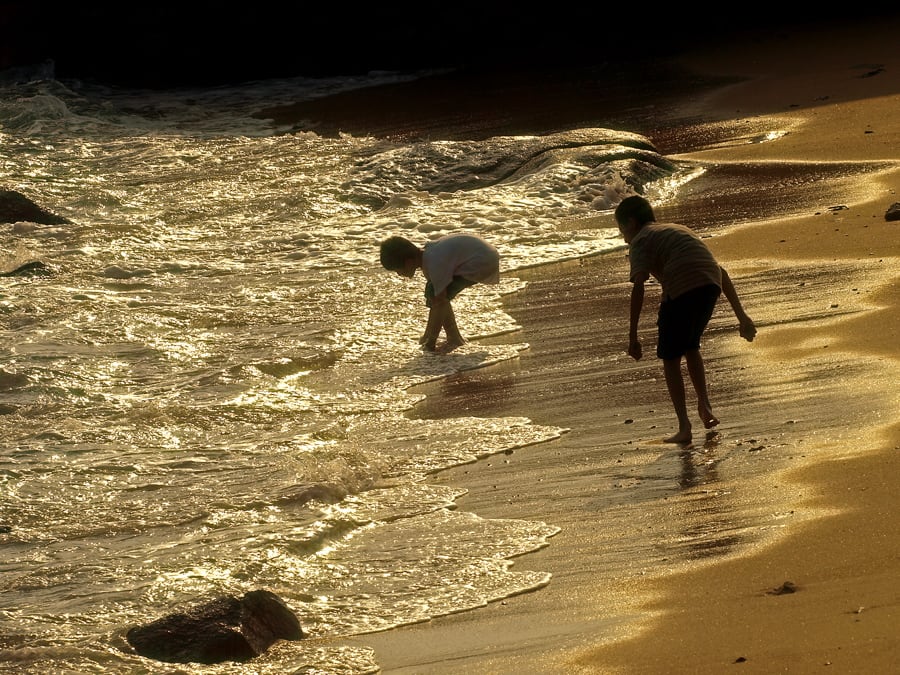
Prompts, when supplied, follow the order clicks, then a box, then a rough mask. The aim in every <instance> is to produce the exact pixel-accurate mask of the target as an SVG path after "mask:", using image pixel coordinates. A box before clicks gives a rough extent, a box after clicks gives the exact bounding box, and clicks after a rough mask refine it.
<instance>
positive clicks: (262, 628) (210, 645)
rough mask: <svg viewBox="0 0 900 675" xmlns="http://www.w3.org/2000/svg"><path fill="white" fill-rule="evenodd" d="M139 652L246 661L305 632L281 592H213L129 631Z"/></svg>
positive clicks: (173, 659)
mask: <svg viewBox="0 0 900 675" xmlns="http://www.w3.org/2000/svg"><path fill="white" fill-rule="evenodd" d="M125 637H126V638H127V640H128V643H129V644H130V645H131V646H132V647H133V648H134V650H135V651H136V652H137V653H138V654H140V655H141V656H145V657H147V658H151V659H156V660H157V661H166V662H169V663H207V664H209V663H222V662H224V661H247V660H248V659H252V658H254V657H256V656H259V655H260V654H262V653H263V652H264V651H266V650H267V649H268V648H269V647H271V646H272V644H274V643H275V641H276V640H282V639H283V640H299V639H301V638H303V637H304V635H303V630H302V628H301V627H300V621H299V620H298V619H297V617H296V615H294V613H293V612H292V611H291V610H290V609H289V608H288V606H287V605H286V604H285V603H284V601H283V600H281V598H279V597H278V596H277V595H275V594H274V593H271V592H270V591H265V590H256V591H250V592H249V593H246V594H245V595H244V597H243V598H241V599H238V598H235V597H233V596H224V597H220V598H215V599H213V600H210V601H208V602H205V603H202V604H200V605H197V606H195V607H192V608H190V609H189V610H187V611H186V612H179V613H175V614H169V615H168V616H164V617H163V618H161V619H157V620H156V621H153V622H152V623H149V624H147V625H145V626H136V627H134V628H131V629H130V630H129V631H128V633H127V634H126V636H125Z"/></svg>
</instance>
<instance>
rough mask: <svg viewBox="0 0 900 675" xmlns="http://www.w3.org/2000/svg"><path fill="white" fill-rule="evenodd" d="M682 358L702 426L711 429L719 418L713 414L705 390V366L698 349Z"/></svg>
mask: <svg viewBox="0 0 900 675" xmlns="http://www.w3.org/2000/svg"><path fill="white" fill-rule="evenodd" d="M684 360H685V362H686V363H687V368H688V374H689V375H690V377H691V383H692V384H693V385H694V391H695V392H697V413H698V414H699V415H700V419H701V420H702V421H703V426H704V427H706V428H707V429H712V428H713V427H714V426H716V425H717V424H718V423H719V420H718V418H717V417H716V416H715V415H714V414H713V411H712V405H711V404H710V402H709V394H708V393H707V391H706V366H705V365H704V364H703V357H702V356H701V355H700V350H699V349H692V350H690V351H689V352H687V353H685V355H684Z"/></svg>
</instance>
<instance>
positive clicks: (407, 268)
mask: <svg viewBox="0 0 900 675" xmlns="http://www.w3.org/2000/svg"><path fill="white" fill-rule="evenodd" d="M381 265H382V266H383V267H384V268H385V269H387V270H390V271H392V272H396V273H397V274H399V275H400V276H402V277H407V278H409V279H412V278H413V276H415V273H416V270H417V269H421V270H422V274H423V275H424V276H425V305H426V306H427V307H428V322H427V323H426V325H425V332H424V333H423V334H422V337H421V338H420V339H419V344H421V345H422V348H423V349H425V350H427V351H435V349H436V344H437V339H438V335H440V332H441V329H443V330H444V334H445V337H446V342H445V343H444V344H443V345H442V346H441V351H451V350H453V349H456V348H457V347H459V346H460V345H463V344H465V340H464V339H463V337H462V335H461V334H460V332H459V328H458V327H457V325H456V316H455V315H454V313H453V305H452V304H451V301H452V300H453V298H455V297H456V296H457V295H458V294H459V292H460V291H462V290H463V289H464V288H468V287H469V286H472V285H474V284H497V283H499V282H500V254H499V253H498V252H497V249H496V248H494V247H493V246H492V245H491V244H489V243H487V242H486V241H485V240H484V239H482V238H481V237H479V236H478V235H475V234H466V233H462V232H457V233H453V234H448V235H445V236H443V237H440V238H438V239H435V240H433V241H429V242H427V243H426V244H425V245H424V247H422V248H420V247H418V246H416V245H415V244H414V243H413V242H411V241H410V240H409V239H406V238H405V237H400V236H394V237H389V238H388V239H385V240H384V241H383V242H381Z"/></svg>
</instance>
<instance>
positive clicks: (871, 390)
mask: <svg viewBox="0 0 900 675" xmlns="http://www.w3.org/2000/svg"><path fill="white" fill-rule="evenodd" d="M898 35H900V22H898V21H893V22H888V21H880V22H878V23H877V24H869V25H865V24H862V25H859V26H849V25H848V26H844V27H841V28H840V29H835V30H834V31H830V30H826V29H823V28H817V29H816V30H814V31H811V32H803V31H796V30H795V31H793V32H791V33H790V34H787V35H781V34H778V35H772V36H762V37H760V36H747V38H746V39H744V40H741V41H736V42H735V41H733V42H731V43H730V44H727V45H721V46H718V45H712V44H710V45H707V46H705V47H704V48H703V50H702V51H701V50H698V51H696V52H694V53H691V54H688V55H686V56H685V57H684V58H683V60H682V62H681V63H682V65H684V66H687V67H688V68H689V69H690V72H693V73H696V74H698V75H703V76H719V75H721V76H737V77H743V78H750V79H748V80H745V81H741V82H735V83H733V84H728V85H727V86H719V87H715V88H703V89H702V90H701V89H698V91H697V92H696V94H695V95H691V96H690V97H688V98H683V99H681V100H680V101H679V102H677V104H676V105H674V106H660V107H658V108H651V110H650V111H649V112H647V111H645V113H646V116H645V117H644V120H645V124H646V125H647V126H646V128H641V129H631V130H636V131H641V132H642V133H647V134H648V136H649V137H650V138H651V140H653V141H654V142H655V143H657V144H658V147H660V149H661V150H662V151H664V152H665V153H666V154H668V153H669V152H670V151H671V150H672V149H674V150H677V151H678V152H680V154H677V155H676V156H677V157H678V158H682V159H686V160H688V159H689V160H691V161H694V162H701V163H703V164H705V165H706V166H708V168H709V171H708V175H706V176H704V177H702V178H700V179H698V180H697V181H695V182H694V183H693V184H691V185H690V186H689V189H688V191H687V192H686V193H685V194H684V195H683V196H680V197H679V199H678V203H677V204H676V205H674V206H672V207H671V208H669V209H665V210H664V211H663V212H662V213H659V212H658V216H661V217H660V218H659V219H660V220H677V221H679V222H686V223H687V224H691V225H696V226H697V227H698V229H703V226H704V224H705V225H712V224H713V223H715V224H716V225H717V226H721V224H722V223H726V224H730V225H732V227H730V228H729V229H728V231H726V232H725V233H720V230H715V232H714V234H715V236H712V237H711V238H710V239H709V243H710V246H711V248H712V249H713V250H714V252H715V253H716V254H717V256H718V257H719V258H720V261H721V262H722V263H723V264H724V265H725V266H726V267H727V268H728V269H729V271H730V272H731V274H732V277H734V278H735V283H736V285H737V287H738V291H739V292H740V293H741V295H742V297H743V299H744V304H745V307H746V308H747V310H748V311H749V313H750V314H751V315H752V316H753V317H754V318H755V319H756V321H757V324H758V325H759V327H760V334H759V337H758V338H757V340H756V341H755V342H754V343H753V344H752V345H747V343H744V342H743V341H740V340H739V339H738V338H737V336H736V328H735V322H734V320H733V317H730V316H729V315H728V314H727V311H724V310H723V311H720V310H717V316H716V317H714V320H713V322H712V323H711V327H710V334H709V335H708V336H707V340H706V341H705V342H704V354H705V356H706V359H707V365H708V369H709V373H710V381H711V382H710V388H711V394H712V397H713V401H714V405H715V408H716V412H717V414H718V416H719V417H720V418H721V419H722V425H721V431H720V433H719V434H717V435H715V436H711V437H709V438H706V439H705V440H704V439H703V438H702V437H695V443H694V446H693V447H691V448H687V449H679V448H677V447H676V446H668V447H667V446H665V444H659V443H658V441H655V440H654V439H655V438H657V437H658V438H662V437H663V436H664V435H667V434H668V433H670V432H671V431H672V430H673V425H674V419H673V415H672V413H671V409H670V404H669V403H668V399H667V398H666V395H665V392H664V385H663V382H662V378H661V373H660V366H659V364H658V363H657V362H654V361H655V360H653V359H645V360H644V361H641V362H638V363H635V362H632V361H630V360H629V359H627V357H625V356H624V347H625V337H626V332H627V309H626V307H627V293H628V285H627V284H625V283H622V282H624V276H625V273H626V264H625V262H624V260H623V259H622V257H621V256H617V255H608V256H600V257H597V258H592V259H588V260H584V261H580V262H578V263H571V264H563V265H557V266H551V267H550V268H543V269H538V270H534V271H531V272H529V273H527V274H523V275H522V276H523V278H525V279H526V280H527V281H528V287H527V288H526V289H525V290H524V291H521V292H519V293H517V294H515V295H514V296H512V297H510V298H508V300H507V307H508V311H510V313H511V314H512V315H513V316H514V317H515V318H516V320H517V321H518V322H519V323H520V324H521V326H522V332H521V334H517V335H516V339H517V341H520V340H521V341H526V342H528V343H529V344H530V345H531V348H530V349H529V350H527V351H526V352H524V353H523V354H522V356H521V358H520V360H519V361H520V362H519V363H517V364H513V365H507V366H503V367H492V368H486V369H484V370H483V371H473V372H471V373H463V374H461V375H460V376H458V377H456V378H452V379H451V380H450V381H447V382H444V383H441V384H436V385H433V386H429V387H426V388H424V391H425V392H426V393H427V394H428V397H427V399H426V402H425V403H424V404H423V405H422V406H421V408H420V409H419V410H418V414H420V415H421V416H423V417H437V416H441V415H451V414H452V415H463V414H470V415H477V416H488V415H490V416H500V415H522V416H526V417H529V418H531V419H532V420H533V421H535V422H536V423H540V424H551V425H557V426H563V427H567V428H569V429H571V431H570V432H569V433H568V434H565V435H564V436H563V437H562V438H561V439H559V440H558V441H554V442H551V443H549V444H541V445H539V446H534V447H531V448H522V449H519V450H517V451H516V452H515V453H514V454H512V455H510V456H503V457H499V458H492V459H490V460H485V461H482V462H478V463H476V464H474V465H470V466H467V467H459V468H456V469H453V470H450V471H447V472H442V473H441V474H439V475H437V476H434V477H432V480H434V481H435V482H438V483H449V484H453V485H462V486H463V487H466V488H467V489H468V490H469V492H468V494H467V495H466V496H465V497H463V498H462V499H461V500H460V501H459V508H461V509H466V510H470V511H472V512H474V513H477V514H479V515H481V516H483V517H497V518H526V519H536V520H544V521H545V522H549V523H553V524H557V525H559V526H560V527H561V528H562V530H561V532H560V534H558V535H557V536H555V537H554V538H552V539H551V540H550V545H549V546H548V547H546V548H544V549H542V550H541V551H538V552H535V553H532V554H528V555H526V556H523V557H521V558H519V559H518V560H516V561H515V563H514V566H513V568H514V569H515V568H524V569H537V570H544V571H549V572H551V573H552V575H553V577H552V580H551V582H550V584H549V585H548V586H547V587H545V588H543V589H540V590H537V591H535V592H532V593H527V594H524V595H521V596H517V597H514V598H510V599H508V600H506V601H504V602H495V603H491V604H489V605H488V606H486V607H484V608H480V609H476V610H472V611H468V612H464V613H461V614H458V615H454V616H449V617H443V618H440V619H437V620H434V621H430V622H428V623H425V624H419V625H414V626H409V627H404V628H399V629H395V630H392V631H387V632H384V633H378V634H372V635H368V636H360V637H359V638H357V639H356V640H354V642H355V643H357V644H359V645H366V646H370V647H372V648H374V649H375V652H376V658H377V659H378V661H379V663H380V664H381V665H382V667H383V672H385V673H576V672H577V673H719V672H741V673H773V672H791V673H812V672H823V671H825V672H835V673H865V674H867V675H868V674H872V673H889V672H897V667H898V665H897V664H898V663H900V519H898V517H897V516H898V513H900V491H898V490H897V484H898V478H897V477H898V476H900V424H898V423H897V411H898V410H900V406H898V401H900V397H898V392H897V383H898V382H900V378H898V373H900V362H898V348H900V329H898V321H900V318H898V317H900V309H898V305H900V222H886V221H885V219H884V214H885V212H886V211H887V209H888V207H889V206H890V205H891V204H893V203H895V202H900V49H898V48H897V44H898V38H897V36H898ZM657 113H658V117H656V115H657ZM647 119H649V120H652V121H651V122H647ZM654 125H655V126H654ZM785 132H787V133H785ZM715 139H721V140H722V142H721V143H714V141H715ZM767 139H768V140H767ZM764 140H765V142H762V141H764ZM711 142H712V143H714V144H715V147H705V148H704V146H708V145H709V144H710V143H711ZM601 220H602V219H601ZM597 226H598V227H600V226H603V227H608V226H610V224H609V223H608V222H606V221H603V222H599V221H598V223H597ZM649 302H650V300H649V299H648V303H649ZM648 311H649V315H652V305H651V304H648V307H647V308H645V323H644V324H643V326H642V329H643V331H644V334H645V336H646V337H645V344H649V342H650V340H652V332H653V326H652V320H649V319H648ZM461 326H462V327H463V331H464V332H465V330H464V325H463V321H461ZM689 400H690V398H689ZM626 419H627V420H629V421H630V422H631V423H629V424H625V421H626ZM698 426H699V425H697V427H698ZM697 427H695V434H696V433H697V432H696V429H697ZM697 436H699V434H697ZM636 502H638V503H637V504H636ZM642 508H643V510H642ZM641 514H642V515H641ZM625 519H631V520H632V521H633V522H632V523H630V527H629V523H628V522H623V520H625ZM636 560H637V561H641V563H640V565H639V568H637V569H636V568H635V567H634V566H633V565H630V564H629V561H636ZM787 591H793V592H787Z"/></svg>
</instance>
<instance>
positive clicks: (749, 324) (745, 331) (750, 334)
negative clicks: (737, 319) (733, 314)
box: [738, 317, 756, 342]
mask: <svg viewBox="0 0 900 675" xmlns="http://www.w3.org/2000/svg"><path fill="white" fill-rule="evenodd" d="M738 330H739V331H740V334H741V337H742V338H744V339H745V340H746V341H747V342H753V338H755V337H756V324H754V323H753V320H752V319H750V318H749V317H747V318H746V319H743V320H742V321H741V325H740V328H739V329H738Z"/></svg>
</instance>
